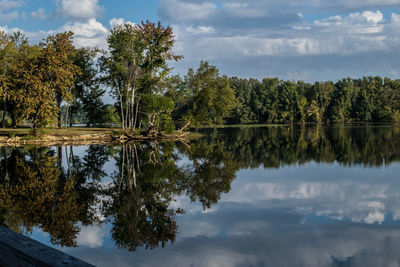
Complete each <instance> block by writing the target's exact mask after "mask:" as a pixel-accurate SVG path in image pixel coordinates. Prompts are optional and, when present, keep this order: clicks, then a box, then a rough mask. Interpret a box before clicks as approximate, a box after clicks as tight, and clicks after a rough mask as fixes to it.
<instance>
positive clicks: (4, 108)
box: [1, 97, 7, 128]
mask: <svg viewBox="0 0 400 267" xmlns="http://www.w3.org/2000/svg"><path fill="white" fill-rule="evenodd" d="M6 110H7V97H4V105H3V119H2V120H1V127H2V128H5V127H6Z"/></svg>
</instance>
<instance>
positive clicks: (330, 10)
mask: <svg viewBox="0 0 400 267" xmlns="http://www.w3.org/2000/svg"><path fill="white" fill-rule="evenodd" d="M146 19H149V20H151V21H156V20H161V21H162V22H163V24H165V25H166V24H168V25H171V26H172V27H173V29H174V33H175V35H176V46H175V50H176V52H177V53H179V54H182V55H184V57H185V58H184V59H183V60H182V61H180V62H178V63H173V66H174V67H175V70H174V71H175V72H176V73H182V74H184V73H186V72H187V69H188V67H196V66H198V64H199V62H200V60H203V59H204V60H208V61H210V62H211V63H212V64H214V65H216V66H217V67H218V68H219V69H220V71H221V73H222V74H227V75H230V76H239V77H255V78H263V77H278V78H281V79H289V80H299V79H300V80H305V81H309V82H313V81H316V80H337V79H340V78H343V77H349V76H350V77H361V76H364V75H380V76H387V77H391V78H399V70H400V52H399V51H400V50H399V49H398V48H399V47H400V35H399V34H400V0H329V1H328V0H280V1H272V0H218V1H217V0H147V1H138V0H135V1H128V0H119V1H111V0H0V29H1V30H4V31H7V32H12V31H16V30H21V31H23V32H24V33H25V34H26V35H27V36H29V38H30V40H31V41H32V42H37V41H40V40H41V39H42V38H44V37H46V36H47V35H48V34H53V33H55V32H60V31H65V30H72V31H73V32H75V44H76V45H77V46H99V47H101V48H106V47H107V44H106V40H105V38H106V36H107V33H108V31H109V29H110V28H111V27H112V26H113V25H115V24H118V23H123V22H134V23H138V22H140V21H141V20H146Z"/></svg>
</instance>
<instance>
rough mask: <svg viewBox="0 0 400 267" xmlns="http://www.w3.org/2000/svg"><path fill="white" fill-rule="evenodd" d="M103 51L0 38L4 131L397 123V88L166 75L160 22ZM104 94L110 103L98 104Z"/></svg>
mask: <svg viewBox="0 0 400 267" xmlns="http://www.w3.org/2000/svg"><path fill="white" fill-rule="evenodd" d="M107 43H108V49H107V50H106V51H102V50H100V49H98V48H95V47H86V48H76V47H75V46H74V45H73V33H72V32H65V33H58V34H55V35H50V36H48V37H47V38H46V39H44V40H43V41H42V42H41V43H39V44H30V43H29V41H28V39H27V37H26V36H24V35H23V34H21V33H13V34H7V33H4V32H3V33H0V105H1V108H0V110H1V117H0V121H1V126H2V127H10V126H13V127H20V126H29V127H32V128H33V129H34V130H36V129H38V128H43V127H48V126H58V127H59V128H61V127H63V126H64V127H67V126H68V125H69V126H72V125H74V124H76V123H84V124H86V125H88V126H92V125H100V126H107V125H109V126H111V125H112V126H117V127H122V129H123V130H127V131H142V130H146V131H149V132H150V131H153V132H158V131H164V132H173V131H174V130H175V129H184V128H187V127H189V126H201V125H216V124H253V123H254V124H256V123H306V122H317V123H322V122H399V121H400V80H391V79H389V78H384V79H383V78H380V77H364V78H362V79H350V78H346V79H342V80H340V81H338V82H336V83H334V82H331V81H328V82H316V83H314V84H309V83H305V82H302V81H298V82H294V81H283V80H279V79H277V78H265V79H263V80H261V81H260V80H257V79H239V78H236V77H227V76H224V75H221V74H220V73H219V70H218V69H217V68H216V67H215V66H213V65H211V64H210V63H208V62H205V61H201V62H200V66H199V67H198V68H197V69H189V70H188V73H187V74H186V75H184V76H181V75H172V68H171V67H170V66H169V65H168V64H169V63H170V62H171V61H179V60H180V59H181V58H182V56H181V55H176V54H175V53H174V49H173V47H174V43H175V40H174V34H173V31H172V28H171V27H170V26H166V27H165V26H163V25H162V24H161V23H160V22H158V23H151V22H148V21H147V22H142V23H141V24H137V25H132V24H123V25H117V26H114V27H113V28H112V29H111V31H110V33H109V35H108V37H107ZM106 91H110V92H111V94H112V96H113V97H114V99H115V103H114V104H111V105H110V104H108V105H106V104H105V103H104V102H103V98H104V95H105V93H106Z"/></svg>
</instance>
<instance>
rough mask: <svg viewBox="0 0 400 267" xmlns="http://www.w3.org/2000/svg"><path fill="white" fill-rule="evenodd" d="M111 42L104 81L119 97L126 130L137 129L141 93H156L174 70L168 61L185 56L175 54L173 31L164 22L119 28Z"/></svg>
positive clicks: (115, 28)
mask: <svg viewBox="0 0 400 267" xmlns="http://www.w3.org/2000/svg"><path fill="white" fill-rule="evenodd" d="M107 42H108V48H109V53H108V54H107V55H105V56H103V57H102V70H103V71H104V72H105V73H106V76H105V77H104V80H105V81H106V82H107V84H108V85H110V86H111V87H112V88H113V89H114V95H115V96H116V97H117V98H118V101H119V106H120V113H121V119H122V127H123V129H124V130H125V129H134V128H135V127H136V124H137V117H138V110H139V103H140V100H139V99H138V91H142V92H145V93H155V91H154V89H155V88H156V87H157V86H158V87H157V88H160V87H161V86H160V85H161V81H162V80H163V79H164V78H166V76H167V74H168V73H169V71H170V69H169V68H168V64H167V61H168V60H179V59H180V58H181V57H180V56H177V55H175V54H174V53H173V51H172V48H173V45H174V36H173V33H172V28H171V27H170V26H167V27H164V26H162V25H161V23H160V22H158V24H157V25H156V24H155V23H150V22H148V21H147V22H146V23H144V22H142V23H141V24H140V25H132V24H129V23H126V24H124V25H117V26H115V27H114V28H112V29H111V32H110V34H109V36H108V37H107Z"/></svg>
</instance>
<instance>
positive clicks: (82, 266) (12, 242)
mask: <svg viewBox="0 0 400 267" xmlns="http://www.w3.org/2000/svg"><path fill="white" fill-rule="evenodd" d="M0 266H78V267H88V266H93V265H91V264H89V263H86V262H84V261H82V260H79V259H77V258H75V257H72V256H70V255H67V254H65V253H63V252H61V251H59V250H56V249H54V248H51V247H49V246H46V245H44V244H42V243H40V242H37V241H35V240H33V239H30V238H28V237H26V236H24V235H21V234H19V233H16V232H14V231H12V230H10V229H7V228H5V227H3V226H0Z"/></svg>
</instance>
